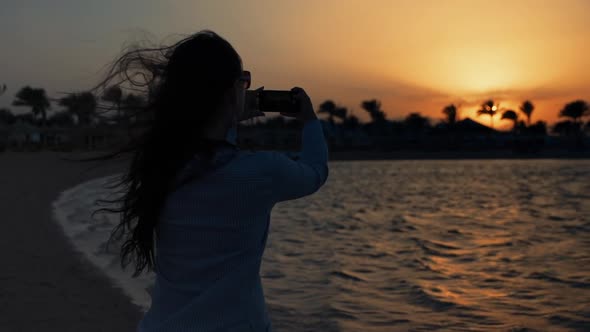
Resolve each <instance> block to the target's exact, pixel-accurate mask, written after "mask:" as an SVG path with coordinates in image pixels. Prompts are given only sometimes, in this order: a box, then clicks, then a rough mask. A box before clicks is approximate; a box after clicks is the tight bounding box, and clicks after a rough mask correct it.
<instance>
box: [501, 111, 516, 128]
mask: <svg viewBox="0 0 590 332" xmlns="http://www.w3.org/2000/svg"><path fill="white" fill-rule="evenodd" d="M502 120H511V121H512V123H513V125H512V130H516V124H517V123H518V114H516V112H514V111H513V110H506V111H504V113H502Z"/></svg>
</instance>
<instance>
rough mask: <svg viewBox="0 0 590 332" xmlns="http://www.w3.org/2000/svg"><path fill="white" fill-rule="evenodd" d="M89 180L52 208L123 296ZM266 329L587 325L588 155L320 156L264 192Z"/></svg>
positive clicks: (126, 282)
mask: <svg viewBox="0 0 590 332" xmlns="http://www.w3.org/2000/svg"><path fill="white" fill-rule="evenodd" d="M105 180H106V179H105V178H103V179H97V180H94V181H91V182H88V183H85V184H82V185H79V186H77V187H75V188H72V189H70V190H68V191H66V192H64V193H63V194H62V195H61V196H60V197H59V198H58V200H56V202H55V203H54V207H55V213H56V218H57V220H58V221H59V222H60V223H61V224H62V226H63V227H64V231H65V232H66V234H68V236H69V237H70V239H71V240H72V241H73V242H74V244H75V245H76V247H77V248H79V249H80V250H81V251H82V252H84V253H85V254H86V255H87V257H88V258H89V259H90V260H91V261H93V262H94V263H95V264H97V265H99V266H100V267H101V268H103V269H104V271H105V272H106V273H107V274H108V275H109V276H111V277H112V278H113V280H114V281H115V282H116V283H117V284H118V285H119V286H120V287H122V288H123V289H124V290H125V291H126V292H127V294H129V296H130V297H131V298H132V299H133V301H134V302H135V303H137V304H139V305H141V306H142V307H143V308H147V307H148V306H149V294H148V293H147V292H146V288H148V287H149V284H150V283H151V278H152V276H144V277H142V278H141V279H139V280H138V279H131V278H130V277H129V276H130V274H131V272H130V271H127V272H125V271H121V270H120V268H119V267H118V260H117V256H116V253H114V252H111V253H107V252H105V250H104V242H105V241H106V238H108V232H109V231H110V229H111V227H112V225H113V224H114V223H115V222H116V219H115V218H114V216H109V215H97V216H96V220H91V219H90V218H89V216H88V211H89V210H90V209H91V208H92V202H93V201H94V200H95V199H96V198H98V197H104V195H106V194H108V192H106V191H105V190H104V189H102V188H101V187H100V185H101V184H102V183H104V181H105ZM261 276H262V278H263V285H264V292H265V297H266V299H267V303H268V306H269V311H270V314H271V319H272V323H273V327H274V328H275V329H276V330H277V331H342V332H344V331H346V332H348V331H367V332H370V331H375V332H377V331H379V332H381V331H436V330H439V331H590V161H587V160H577V161H576V160H497V161H495V160H471V161H347V162H331V163H330V176H329V179H328V181H327V183H326V185H325V186H324V187H322V188H321V189H320V190H319V191H318V192H316V193H315V194H313V195H311V196H308V197H305V198H302V199H299V200H294V201H286V202H281V203H279V204H277V205H276V206H275V208H274V210H273V212H272V221H271V230H270V235H269V238H268V243H267V248H266V251H265V256H264V260H263V265H262V269H261Z"/></svg>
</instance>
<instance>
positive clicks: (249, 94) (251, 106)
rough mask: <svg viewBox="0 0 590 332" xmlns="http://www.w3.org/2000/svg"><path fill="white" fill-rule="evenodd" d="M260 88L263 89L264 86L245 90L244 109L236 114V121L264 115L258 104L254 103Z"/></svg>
mask: <svg viewBox="0 0 590 332" xmlns="http://www.w3.org/2000/svg"><path fill="white" fill-rule="evenodd" d="M262 89H264V87H260V88H258V89H256V90H253V91H250V90H248V91H246V97H245V99H244V111H243V112H242V113H240V115H239V116H238V121H244V120H248V119H252V118H255V117H258V116H265V114H264V112H261V111H259V110H258V105H256V95H257V93H258V92H259V91H261V90H262Z"/></svg>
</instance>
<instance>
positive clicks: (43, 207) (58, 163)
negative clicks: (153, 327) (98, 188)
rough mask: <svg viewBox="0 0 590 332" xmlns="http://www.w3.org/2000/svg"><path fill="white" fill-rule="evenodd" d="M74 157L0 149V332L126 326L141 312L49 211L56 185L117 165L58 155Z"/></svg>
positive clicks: (97, 174)
mask: <svg viewBox="0 0 590 332" xmlns="http://www.w3.org/2000/svg"><path fill="white" fill-rule="evenodd" d="M74 156H75V155H73V154H68V153H55V152H39V153H10V152H9V153H3V154H0V188H1V190H0V198H1V199H0V202H1V203H0V204H1V205H0V209H1V211H2V218H1V220H2V225H3V228H2V230H3V232H2V233H1V235H0V238H1V240H0V261H1V262H2V265H3V266H2V272H0V281H1V282H2V287H1V288H0V313H1V314H0V331H134V330H135V328H136V326H137V322H138V321H139V319H140V318H141V311H140V309H139V307H137V306H135V305H133V304H132V303H131V302H130V300H129V298H128V297H126V296H125V295H123V292H122V291H121V290H120V289H117V288H115V287H114V286H113V285H112V283H111V282H110V280H109V279H108V278H107V277H106V276H105V275H104V274H103V273H102V272H101V271H99V270H98V269H97V268H96V267H94V266H93V265H92V264H91V263H90V262H88V261H87V260H86V259H85V258H84V257H83V255H82V254H80V253H78V252H76V251H75V250H74V248H73V247H72V245H71V244H70V242H69V241H68V239H67V238H66V237H65V235H64V234H63V232H62V229H61V228H60V226H59V225H58V224H57V223H56V222H55V220H53V218H52V210H51V203H52V202H53V201H54V200H55V199H56V197H57V196H58V195H59V193H60V192H62V191H63V190H65V189H68V188H70V187H72V186H75V185H76V184H78V183H81V182H84V181H87V180H90V179H93V178H96V177H100V176H106V175H109V174H113V173H116V172H118V171H120V170H121V167H122V166H123V164H122V163H121V162H118V163H113V162H111V163H109V164H106V165H105V164H104V163H103V164H102V165H101V166H100V167H97V168H94V169H89V168H90V167H91V166H92V165H96V164H92V163H75V162H68V161H65V160H61V159H60V157H74Z"/></svg>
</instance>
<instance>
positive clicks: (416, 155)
mask: <svg viewBox="0 0 590 332" xmlns="http://www.w3.org/2000/svg"><path fill="white" fill-rule="evenodd" d="M328 159H329V160H330V161H365V160H477V159H491V160H493V159H497V160H503V159H506V160H514V159H523V160H527V159H590V151H551V150H548V151H542V152H537V153H514V152H512V151H509V150H508V151H506V150H498V151H481V152H480V151H459V152H448V151H442V152H423V151H330V154H329V158H328Z"/></svg>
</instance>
